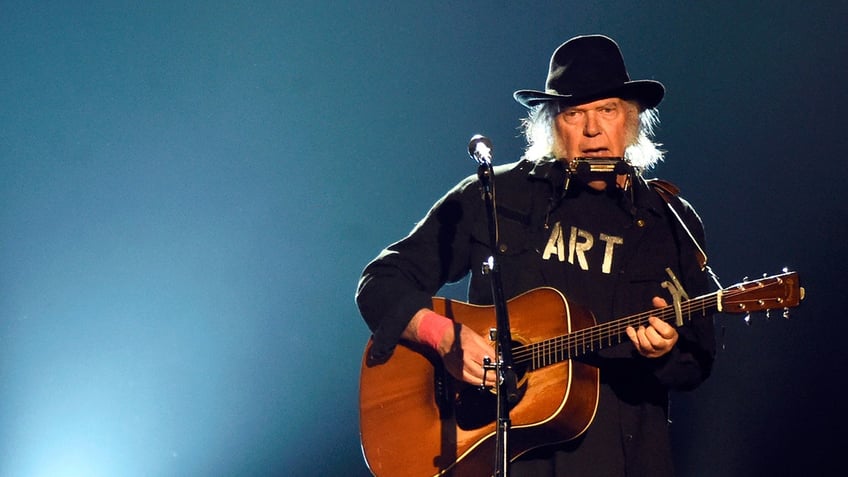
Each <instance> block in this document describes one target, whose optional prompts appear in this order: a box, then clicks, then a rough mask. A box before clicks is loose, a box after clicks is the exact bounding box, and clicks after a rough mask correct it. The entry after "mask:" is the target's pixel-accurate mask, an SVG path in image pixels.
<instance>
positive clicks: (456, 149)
mask: <svg viewBox="0 0 848 477" xmlns="http://www.w3.org/2000/svg"><path fill="white" fill-rule="evenodd" d="M443 3H444V4H443ZM448 3H449V2H389V1H371V2H326V1H319V2H293V1H292V2H286V1H283V2H267V1H266V2H262V1H241V2H221V1H212V2H183V1H176V2H175V1H168V2H160V1H154V2H109V1H91V0H89V1H85V2H71V1H42V2H26V1H14V0H5V1H2V2H0V423H2V424H0V475H2V476H4V477H5V476H13V477H30V476H33V477H34V476H54V475H60V476H110V477H111V476H127V477H134V476H151V475H154V476H174V477H176V476H180V477H183V476H219V475H220V476H231V475H310V476H311V475H344V476H352V475H367V471H366V469H365V466H364V464H363V462H362V459H361V456H360V451H359V447H358V446H359V441H358V434H357V382H358V369H359V360H360V356H361V352H362V348H363V346H364V344H365V341H366V340H367V338H368V331H367V329H366V328H365V326H364V324H363V323H362V322H361V320H360V319H359V316H358V313H357V311H356V309H355V307H354V304H353V292H354V287H355V285H356V281H357V278H358V275H359V273H360V271H361V269H362V267H363V266H364V265H365V263H366V262H367V261H368V260H369V259H370V258H371V257H372V256H373V255H374V254H376V253H377V251H378V250H379V249H380V248H381V247H383V246H384V245H386V244H387V243H389V242H390V241H393V240H395V239H397V238H399V237H401V236H402V235H403V234H405V233H406V232H407V231H408V230H409V228H410V227H411V226H412V225H413V223H414V222H415V221H416V220H417V219H419V218H420V216H421V215H422V214H423V213H424V212H425V210H426V209H427V208H428V207H429V206H430V204H431V203H432V202H433V201H434V200H435V199H436V198H437V197H438V196H439V195H440V194H441V193H442V192H443V191H444V190H446V189H447V188H448V187H449V186H451V185H453V184H454V183H455V182H456V181H458V180H459V179H460V178H462V177H464V176H466V175H469V174H472V173H473V172H474V165H473V163H472V162H471V161H470V160H468V159H467V157H466V153H465V147H466V144H467V141H468V139H469V137H470V136H471V135H472V134H475V133H484V134H486V135H488V136H489V137H490V138H492V140H493V141H494V144H495V159H496V162H510V161H512V160H515V159H516V158H517V156H518V155H519V153H520V150H521V147H522V145H523V143H522V140H521V138H520V137H519V135H518V130H517V127H518V119H519V117H520V116H521V115H522V114H523V112H524V111H523V109H522V108H521V107H520V106H519V105H517V104H516V103H514V102H513V100H512V99H511V93H512V92H513V91H514V90H516V89H521V88H541V87H543V82H544V77H545V74H546V70H547V62H548V59H549V55H550V53H551V51H552V50H553V49H554V48H555V47H556V46H557V45H558V44H559V43H560V42H562V41H564V40H565V39H567V38H569V37H571V36H573V35H576V34H580V33H595V32H600V33H606V34H609V35H611V36H613V37H614V38H616V39H617V40H618V41H619V43H620V44H621V46H622V49H623V51H624V54H625V57H626V59H627V63H628V67H629V69H630V70H631V73H632V75H633V76H634V77H638V78H655V79H659V80H661V81H663V82H664V83H665V84H666V86H667V89H668V93H667V97H666V100H665V101H664V102H663V104H662V105H661V108H660V116H661V119H662V121H663V122H662V126H661V128H660V129H659V132H658V135H659V140H660V141H661V142H663V143H664V145H665V148H666V149H667V150H668V151H669V153H668V159H667V161H666V162H665V163H663V164H662V165H660V167H658V169H657V170H656V174H657V175H660V176H662V177H664V178H667V179H669V180H672V181H674V182H676V183H677V184H678V185H679V186H681V188H682V189H683V191H684V195H685V196H686V197H687V198H688V199H689V200H690V201H691V202H692V203H693V204H694V205H695V206H696V207H697V209H698V210H699V212H700V213H701V215H702V217H703V219H704V221H705V222H706V224H707V233H708V236H709V245H710V251H711V259H712V265H713V268H714V269H715V270H716V271H717V272H718V274H719V276H720V277H721V279H722V280H723V281H724V282H725V284H726V285H727V284H731V283H733V282H735V281H737V280H740V279H742V278H743V277H744V276H752V277H753V276H758V275H760V274H762V273H773V272H778V271H779V270H780V269H781V268H782V267H784V266H787V267H789V268H791V269H795V270H798V271H799V272H800V273H801V277H802V279H803V280H804V282H805V283H804V284H805V286H806V288H807V290H808V294H809V297H808V299H807V301H806V302H805V303H804V305H803V306H802V307H801V308H799V309H798V310H796V311H795V313H794V316H793V318H792V319H791V320H788V321H787V320H783V319H781V318H779V317H772V318H771V319H770V320H768V321H766V320H765V318H764V317H762V316H755V317H754V320H753V322H752V324H751V325H750V326H745V325H744V324H742V322H741V318H740V317H738V316H733V317H722V319H721V322H722V323H723V324H724V326H723V330H722V342H723V344H724V349H723V350H722V352H721V354H720V355H719V359H718V362H717V365H716V369H715V374H714V377H713V378H712V379H711V380H710V381H708V382H707V383H706V384H705V385H704V386H702V387H701V388H700V389H699V390H698V391H697V392H695V393H692V394H689V395H685V396H676V397H675V400H674V404H673V409H672V413H673V416H672V417H673V419H674V422H675V424H674V426H673V431H674V437H675V446H676V448H677V451H678V452H677V456H678V460H679V464H678V465H679V468H680V475H681V476H704V475H722V476H748V475H770V474H774V473H775V472H776V473H779V474H790V473H800V474H802V475H816V474H821V473H823V472H824V469H826V468H828V467H829V465H831V464H833V463H836V462H840V463H841V459H839V458H840V457H841V455H840V452H841V451H842V448H843V447H844V444H845V438H844V429H845V426H846V418H845V414H844V412H843V409H842V406H841V405H840V403H839V401H838V400H839V398H840V397H841V394H836V393H835V390H836V387H837V386H839V385H840V384H841V382H842V380H843V378H842V375H843V372H844V369H845V366H846V364H848V363H846V353H845V351H844V348H843V346H842V344H841V341H842V336H843V335H844V334H845V331H846V328H848V326H846V319H848V317H846V316H845V313H844V312H843V309H842V307H841V305H842V303H841V302H840V301H841V300H840V301H838V300H839V299H840V298H841V297H842V296H843V295H844V293H842V287H843V285H845V279H844V278H843V277H844V270H845V265H844V263H843V260H844V259H845V255H846V246H845V240H846V238H848V226H847V225H846V224H848V220H846V219H848V208H846V206H845V202H844V200H843V198H842V195H843V182H844V180H845V176H846V172H847V171H846V165H845V159H844V158H843V157H842V154H843V153H844V151H845V150H846V146H848V144H846V142H848V141H846V135H845V134H844V124H843V121H842V118H844V117H845V114H846V107H847V106H848V104H846V95H845V94H844V91H843V90H844V86H845V84H846V79H848V78H846V68H845V65H844V58H845V57H846V54H848V51H846V46H847V45H846V34H845V33H844V31H845V29H844V25H843V22H842V20H841V19H843V18H845V14H846V13H848V11H846V10H848V9H846V7H845V6H844V2H824V1H822V2H818V1H815V2H795V1H792V2H790V1H771V2H750V5H749V6H745V7H742V6H740V2H729V1H728V2H725V1H718V2H677V1H656V2H639V3H638V4H637V3H636V2H627V1H598V2H564V1H557V2H532V6H519V5H516V4H515V2H494V3H497V4H496V5H492V3H493V2H465V5H464V6H448ZM528 3H529V2H528ZM826 5H827V6H826ZM832 435H835V436H836V437H830V436H832Z"/></svg>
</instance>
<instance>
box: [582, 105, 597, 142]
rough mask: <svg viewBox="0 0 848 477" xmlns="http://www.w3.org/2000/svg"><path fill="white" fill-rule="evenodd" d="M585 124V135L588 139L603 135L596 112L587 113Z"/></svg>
mask: <svg viewBox="0 0 848 477" xmlns="http://www.w3.org/2000/svg"><path fill="white" fill-rule="evenodd" d="M584 118H585V122H584V123H583V135H584V136H586V137H595V136H597V135H598V134H600V133H601V128H600V125H599V124H598V116H597V115H596V114H595V111H591V110H590V111H586V114H585V115H584Z"/></svg>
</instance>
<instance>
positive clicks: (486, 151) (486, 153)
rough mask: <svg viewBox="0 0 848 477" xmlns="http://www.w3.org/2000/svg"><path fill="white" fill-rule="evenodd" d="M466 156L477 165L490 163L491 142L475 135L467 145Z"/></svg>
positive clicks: (484, 137)
mask: <svg viewBox="0 0 848 477" xmlns="http://www.w3.org/2000/svg"><path fill="white" fill-rule="evenodd" d="M468 154H469V155H470V156H471V159H474V160H475V161H477V163H478V164H481V165H484V164H491V163H492V141H490V140H489V138H487V137H486V136H483V135H480V134H475V135H474V136H473V137H472V138H471V142H469V143H468Z"/></svg>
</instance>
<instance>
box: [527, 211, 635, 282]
mask: <svg viewBox="0 0 848 477" xmlns="http://www.w3.org/2000/svg"><path fill="white" fill-rule="evenodd" d="M598 240H600V241H601V242H604V243H605V245H604V261H603V263H601V271H602V272H603V273H607V274H608V273H610V272H611V271H612V263H613V259H614V256H615V251H616V248H615V246H616V245H622V244H623V243H624V239H623V238H621V237H617V236H615V235H607V234H605V233H600V234H598ZM594 246H595V236H594V235H592V233H591V232H588V231H586V230H582V229H579V228H577V227H575V226H573V225H572V226H571V230H570V233H569V235H568V243H567V244H566V237H565V234H563V232H562V226H561V225H560V223H559V222H557V223H555V224H554V226H553V228H552V229H551V236H550V237H549V238H548V244H547V245H546V246H545V251H544V252H543V253H542V258H543V259H544V260H550V259H551V257H552V256H554V255H556V257H557V259H558V260H559V261H560V262H564V261H566V259H567V260H568V263H570V264H572V265H574V262H575V260H576V261H577V264H578V265H579V266H580V268H581V269H582V270H589V265H590V264H589V258H588V257H587V252H588V251H589V250H591V249H592V247H594ZM595 266H597V265H595Z"/></svg>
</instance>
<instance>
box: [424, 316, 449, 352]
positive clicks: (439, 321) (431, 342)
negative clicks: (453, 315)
mask: <svg viewBox="0 0 848 477" xmlns="http://www.w3.org/2000/svg"><path fill="white" fill-rule="evenodd" d="M452 326H453V321H452V320H451V319H450V318H447V317H444V316H442V315H440V314H438V313H436V312H435V311H432V310H428V311H426V312H424V314H423V315H422V316H421V321H420V322H419V323H418V332H417V336H418V341H419V342H420V343H423V344H426V345H428V346H430V347H431V348H433V349H434V350H436V351H438V350H439V345H440V344H441V342H442V338H444V336H445V334H446V333H447V332H448V329H450V328H451V327H452Z"/></svg>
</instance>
